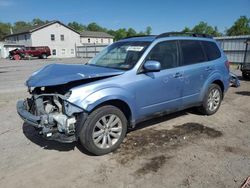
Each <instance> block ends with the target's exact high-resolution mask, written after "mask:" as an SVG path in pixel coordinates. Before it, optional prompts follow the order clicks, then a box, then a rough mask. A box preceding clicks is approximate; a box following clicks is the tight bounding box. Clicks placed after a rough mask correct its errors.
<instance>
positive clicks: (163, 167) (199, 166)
mask: <svg viewBox="0 0 250 188" xmlns="http://www.w3.org/2000/svg"><path fill="white" fill-rule="evenodd" d="M84 62H86V60H84V59H75V58H74V59H58V60H52V59H48V60H27V61H9V60H1V59H0V80H1V83H0V119H1V126H0V187H25V188H29V187H37V188H39V187H65V188H66V187H81V188H82V187H110V188H118V187H121V188H123V187H124V188H125V187H144V188H147V187H150V188H151V187H197V188H200V187H217V188H222V187H240V185H241V184H242V183H243V182H244V180H245V179H246V178H247V177H248V176H250V81H244V80H241V87H239V88H230V90H229V91H228V92H227V94H226V96H225V98H224V101H223V103H222V105H221V108H220V110H219V111H218V112H217V113H216V114H215V115H213V116H202V115H199V114H197V113H196V112H195V110H192V109H189V110H185V111H182V112H178V113H174V114H171V115H168V116H164V117H161V118H156V119H152V120H149V121H146V122H143V123H141V124H139V125H138V126H137V128H136V129H135V130H133V131H130V132H129V133H128V134H127V137H126V138H125V140H124V142H123V144H122V145H121V147H120V148H119V149H118V150H117V151H115V152H114V153H111V154H108V155H105V156H98V157H97V156H91V155H89V154H88V153H87V152H86V151H85V150H84V149H83V148H82V147H81V146H80V144H79V143H74V144H61V143H57V142H52V141H46V140H44V139H42V138H41V137H39V136H38V135H37V134H36V132H35V131H34V129H33V128H32V127H30V126H28V125H26V124H24V123H23V121H22V120H21V119H20V118H19V117H18V115H17V113H16V109H15V105H16V101H17V100H18V99H22V98H25V97H26V96H27V92H26V88H25V86H24V84H23V83H24V82H25V80H26V79H27V77H28V76H29V75H30V74H31V73H32V72H33V71H35V70H37V69H39V68H40V67H42V66H44V65H46V64H50V63H84ZM234 72H235V73H237V74H239V71H237V70H235V71H234Z"/></svg>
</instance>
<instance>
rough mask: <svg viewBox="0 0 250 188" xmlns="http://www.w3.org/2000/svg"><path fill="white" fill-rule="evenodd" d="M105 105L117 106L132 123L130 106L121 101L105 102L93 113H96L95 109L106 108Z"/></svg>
mask: <svg viewBox="0 0 250 188" xmlns="http://www.w3.org/2000/svg"><path fill="white" fill-rule="evenodd" d="M105 105H112V106H115V107H117V108H119V109H120V110H121V111H122V112H123V113H124V115H125V117H126V118H127V120H128V122H130V120H131V115H132V113H131V110H130V108H129V106H128V104H127V103H126V102H124V101H122V100H119V99H114V100H109V101H105V102H103V103H101V104H99V105H98V106H96V107H95V108H94V109H93V110H91V111H94V110H95V109H97V108H99V107H101V106H105Z"/></svg>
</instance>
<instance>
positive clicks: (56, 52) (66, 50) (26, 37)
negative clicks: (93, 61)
mask: <svg viewBox="0 0 250 188" xmlns="http://www.w3.org/2000/svg"><path fill="white" fill-rule="evenodd" d="M5 41H7V42H12V43H13V42H15V43H16V44H17V45H24V46H48V47H49V48H50V50H51V57H60V58H61V57H62V58H63V57H75V46H76V45H80V33H78V32H77V31H75V30H74V29H72V28H70V27H68V26H66V25H64V24H63V23H61V22H59V21H52V22H49V23H46V24H43V25H37V26H34V27H32V28H28V29H27V30H24V31H20V32H17V33H13V34H11V35H8V36H6V37H5Z"/></svg>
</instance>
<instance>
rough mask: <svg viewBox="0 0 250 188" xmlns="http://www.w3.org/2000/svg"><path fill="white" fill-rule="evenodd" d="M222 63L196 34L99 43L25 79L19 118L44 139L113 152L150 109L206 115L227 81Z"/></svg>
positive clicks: (152, 111) (216, 51) (205, 39)
mask: <svg viewBox="0 0 250 188" xmlns="http://www.w3.org/2000/svg"><path fill="white" fill-rule="evenodd" d="M229 79H230V78H229V62H228V60H227V58H226V56H225V55H224V53H223V51H222V50H221V49H220V48H219V46H218V44H217V43H216V42H215V40H213V39H212V38H211V37H209V36H207V35H203V34H190V33H189V34H183V33H163V34H161V35H158V36H143V37H133V38H126V39H123V40H120V41H118V42H115V43H113V44H112V45H110V46H108V47H106V48H105V49H104V50H103V51H102V52H100V53H99V54H98V55H97V56H96V57H94V58H93V59H92V60H90V62H89V63H87V64H86V65H82V64H81V65H64V64H52V65H47V66H45V67H44V68H42V69H40V70H38V71H36V72H35V73H33V74H32V75H31V77H30V78H29V79H28V80H27V81H26V85H27V87H28V89H29V92H30V94H31V97H30V98H28V99H26V100H21V101H18V102H17V111H18V113H19V115H20V116H21V118H22V119H23V120H24V121H25V122H26V123H28V124H29V125H32V126H34V127H35V128H36V129H37V130H38V132H39V133H40V134H41V135H42V136H43V137H45V138H46V139H49V140H56V141H60V142H73V141H77V140H80V141H81V143H82V145H83V146H84V147H85V148H86V149H87V150H88V151H90V152H91V153H93V154H95V155H103V154H106V153H109V152H111V151H114V150H115V149H117V148H118V147H119V145H120V144H121V142H122V141H123V139H124V137H125V134H126V131H127V128H129V127H132V128H133V127H134V126H135V125H136V124H137V123H138V122H140V121H143V120H145V119H148V118H151V117H153V116H154V115H159V114H168V113H171V112H175V111H179V110H183V109H186V108H190V107H197V108H198V109H199V110H200V111H201V112H202V113H203V114H206V115H212V114H214V113H215V112H216V111H217V110H218V109H219V107H220V104H221V101H222V99H223V96H224V93H225V92H226V91H227V89H228V87H229Z"/></svg>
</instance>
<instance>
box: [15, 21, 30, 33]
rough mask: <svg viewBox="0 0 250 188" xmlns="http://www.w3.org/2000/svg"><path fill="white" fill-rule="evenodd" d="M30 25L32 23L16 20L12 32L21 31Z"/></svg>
mask: <svg viewBox="0 0 250 188" xmlns="http://www.w3.org/2000/svg"><path fill="white" fill-rule="evenodd" d="M31 26H32V24H31V23H29V22H24V21H17V22H15V23H14V26H13V32H18V31H23V30H25V29H27V28H29V27H31Z"/></svg>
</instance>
